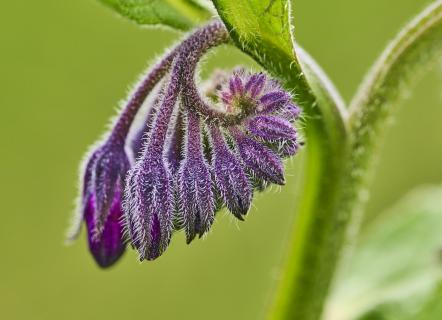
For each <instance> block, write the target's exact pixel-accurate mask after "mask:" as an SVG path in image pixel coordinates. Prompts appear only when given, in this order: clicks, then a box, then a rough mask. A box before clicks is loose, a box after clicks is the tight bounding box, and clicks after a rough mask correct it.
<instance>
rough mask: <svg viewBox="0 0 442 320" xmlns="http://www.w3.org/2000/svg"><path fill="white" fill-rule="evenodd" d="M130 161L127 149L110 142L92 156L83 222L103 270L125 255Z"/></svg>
mask: <svg viewBox="0 0 442 320" xmlns="http://www.w3.org/2000/svg"><path fill="white" fill-rule="evenodd" d="M128 169H129V160H128V159H127V157H126V154H125V152H124V149H123V146H122V145H119V144H116V145H114V144H112V142H111V140H108V141H107V142H106V143H104V144H103V145H102V146H101V147H99V148H97V149H96V150H95V151H94V152H93V153H92V155H91V156H90V158H89V160H88V162H87V165H86V169H85V173H84V181H83V192H82V199H81V203H82V209H81V210H82V219H84V220H85V222H86V225H87V232H88V242H89V248H90V250H91V253H92V255H93V256H94V258H95V260H96V261H97V263H98V264H99V265H100V266H101V267H108V266H110V265H112V264H113V263H114V262H116V261H117V260H118V258H119V257H120V256H121V255H122V254H123V252H124V249H125V245H124V241H123V225H122V221H121V219H122V208H121V195H122V193H123V185H124V178H125V175H126V172H127V170H128Z"/></svg>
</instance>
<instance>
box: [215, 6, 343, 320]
mask: <svg viewBox="0 0 442 320" xmlns="http://www.w3.org/2000/svg"><path fill="white" fill-rule="evenodd" d="M213 3H214V4H215V7H216V9H217V11H218V13H219V15H220V17H221V19H222V20H223V21H224V23H225V25H226V26H227V28H228V30H229V31H230V34H231V36H232V38H233V41H234V42H235V44H236V46H237V47H238V48H239V49H241V50H243V51H244V52H246V53H247V54H249V55H250V56H252V58H254V59H255V60H256V61H257V62H258V63H259V64H261V65H262V66H263V68H264V69H266V70H267V71H268V72H269V73H271V74H272V75H273V76H275V77H277V78H279V79H280V80H281V81H282V82H283V84H284V85H285V87H286V88H288V89H290V90H292V91H293V92H294V94H295V100H296V102H297V103H298V104H299V105H300V106H301V107H302V108H303V112H304V115H305V119H306V125H305V127H306V129H305V135H306V146H307V147H306V149H307V150H306V152H307V159H306V163H305V169H304V170H303V175H304V186H303V188H302V190H303V195H302V196H301V197H300V200H301V203H300V208H299V210H298V211H297V212H296V214H297V216H296V222H295V225H294V231H293V236H292V239H291V241H290V244H289V246H290V247H289V248H288V251H289V256H288V258H287V260H286V261H287V262H286V265H285V267H284V269H283V273H282V275H281V281H280V284H281V287H280V288H279V289H278V291H277V295H276V302H275V305H274V306H273V308H272V310H271V314H270V318H272V319H303V320H310V319H318V318H319V316H320V314H321V311H322V305H323V303H324V300H325V298H326V295H327V291H328V287H329V285H330V282H331V278H332V275H333V272H334V266H335V265H336V263H337V261H338V258H339V252H340V248H341V247H342V243H343V239H344V235H345V233H346V226H347V221H348V216H344V215H342V214H341V212H342V211H343V210H342V203H343V201H340V200H341V194H340V192H341V190H340V188H339V186H340V184H341V182H340V181H341V180H342V177H343V176H344V174H345V172H346V160H345V159H346V158H347V157H348V155H347V150H348V140H347V128H346V125H345V122H344V119H345V118H346V109H345V107H344V106H343V103H342V99H340V98H339V94H337V91H336V90H335V89H334V87H333V86H332V85H331V82H330V81H329V80H328V78H327V77H326V75H325V74H324V72H323V71H322V70H321V69H320V68H319V66H318V65H317V64H316V63H315V62H314V61H313V59H311V58H310V57H309V56H308V55H307V54H306V53H305V52H304V51H302V50H301V49H300V48H295V43H294V41H293V33H292V31H293V28H292V21H291V20H292V19H291V3H290V1H287V0H213ZM344 212H349V211H348V210H344ZM292 214H294V213H292Z"/></svg>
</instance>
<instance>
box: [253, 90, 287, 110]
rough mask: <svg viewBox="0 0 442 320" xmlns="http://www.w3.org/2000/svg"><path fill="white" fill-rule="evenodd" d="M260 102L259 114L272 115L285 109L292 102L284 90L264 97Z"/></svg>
mask: <svg viewBox="0 0 442 320" xmlns="http://www.w3.org/2000/svg"><path fill="white" fill-rule="evenodd" d="M259 101H260V104H259V105H258V107H257V111H258V112H259V113H272V112H275V111H279V110H281V109H283V108H284V107H285V106H286V105H287V104H288V103H289V102H290V96H289V95H288V94H287V93H286V92H284V91H282V90H276V91H272V92H269V93H267V94H265V95H263V96H262V97H261V98H260V99H259Z"/></svg>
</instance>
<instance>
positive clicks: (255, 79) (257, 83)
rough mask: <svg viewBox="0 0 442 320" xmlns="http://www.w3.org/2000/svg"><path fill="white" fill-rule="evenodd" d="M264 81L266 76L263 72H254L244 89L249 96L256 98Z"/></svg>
mask: <svg viewBox="0 0 442 320" xmlns="http://www.w3.org/2000/svg"><path fill="white" fill-rule="evenodd" d="M265 82H266V76H265V75H264V74H263V73H256V74H254V75H252V76H251V77H250V79H249V81H247V83H246V87H245V90H246V92H247V93H249V95H250V97H252V98H256V97H257V96H258V95H259V94H261V92H262V89H263V88H264V85H265Z"/></svg>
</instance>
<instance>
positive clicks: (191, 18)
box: [99, 0, 211, 30]
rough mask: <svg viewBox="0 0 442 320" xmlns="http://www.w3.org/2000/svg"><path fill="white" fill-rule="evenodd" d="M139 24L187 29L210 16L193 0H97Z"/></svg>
mask: <svg viewBox="0 0 442 320" xmlns="http://www.w3.org/2000/svg"><path fill="white" fill-rule="evenodd" d="M99 1H101V2H102V3H104V4H105V5H107V6H109V7H111V8H113V9H114V10H115V11H117V12H118V13H119V14H121V15H122V16H124V17H126V18H128V19H129V20H132V21H135V22H136V23H138V24H141V25H166V26H170V27H172V28H176V29H180V30H187V29H190V28H192V27H193V26H194V25H195V24H197V23H200V22H202V21H205V20H207V19H209V18H210V15H211V14H210V12H209V11H208V10H207V9H206V8H205V7H203V6H202V5H201V4H199V3H198V2H197V1H195V0H99Z"/></svg>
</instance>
